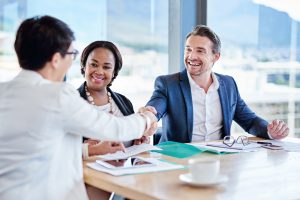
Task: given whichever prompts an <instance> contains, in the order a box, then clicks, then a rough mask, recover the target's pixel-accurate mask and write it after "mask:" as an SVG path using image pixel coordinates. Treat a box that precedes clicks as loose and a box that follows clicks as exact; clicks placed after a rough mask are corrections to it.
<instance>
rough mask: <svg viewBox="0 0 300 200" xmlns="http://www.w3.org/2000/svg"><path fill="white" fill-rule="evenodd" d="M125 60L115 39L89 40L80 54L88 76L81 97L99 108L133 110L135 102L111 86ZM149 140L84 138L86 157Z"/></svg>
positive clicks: (119, 113)
mask: <svg viewBox="0 0 300 200" xmlns="http://www.w3.org/2000/svg"><path fill="white" fill-rule="evenodd" d="M122 64H123V63H122V57H121V54H120V52H119V50H118V48H117V47H116V46H115V45H114V44H113V43H111V42H108V41H95V42H92V43H91V44H89V45H88V46H87V47H86V48H85V49H84V50H83V52H82V55H81V73H82V75H83V76H84V77H85V82H84V83H83V84H82V85H81V86H80V87H79V88H78V91H79V93H80V95H81V97H82V98H84V99H85V100H87V101H88V102H89V103H90V104H93V105H95V106H97V107H98V108H99V109H100V110H103V111H105V112H108V113H111V114H113V115H115V116H127V115H130V114H133V113H134V110H133V106H132V104H131V102H130V101H129V99H127V98H126V97H125V96H123V95H121V94H119V93H116V92H113V91H112V90H111V89H110V86H111V84H112V82H113V80H114V79H115V78H116V77H117V76H118V73H119V71H120V70H121V68H122ZM147 140H148V138H144V137H142V138H141V139H139V140H135V141H125V142H123V143H121V142H114V141H99V140H94V139H88V138H84V144H83V157H84V158H86V157H88V156H92V155H100V154H106V153H114V152H116V151H120V150H124V149H125V147H128V146H131V145H133V144H140V143H142V142H146V141H147Z"/></svg>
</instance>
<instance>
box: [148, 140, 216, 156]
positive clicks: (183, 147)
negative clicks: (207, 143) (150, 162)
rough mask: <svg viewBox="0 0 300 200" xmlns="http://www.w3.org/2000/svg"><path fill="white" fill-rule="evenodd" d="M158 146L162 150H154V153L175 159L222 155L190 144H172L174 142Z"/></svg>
mask: <svg viewBox="0 0 300 200" xmlns="http://www.w3.org/2000/svg"><path fill="white" fill-rule="evenodd" d="M156 146H157V147H159V148H161V149H162V150H153V152H157V153H161V154H164V155H167V156H171V157H175V158H188V157H191V156H193V155H196V154H199V153H202V152H209V153H214V154H221V153H220V152H217V151H213V150H210V149H205V148H201V149H200V148H197V147H194V146H192V145H189V144H185V143H179V142H172V141H169V142H162V143H160V144H158V145H156Z"/></svg>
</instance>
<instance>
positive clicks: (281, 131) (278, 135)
mask: <svg viewBox="0 0 300 200" xmlns="http://www.w3.org/2000/svg"><path fill="white" fill-rule="evenodd" d="M267 129H268V133H269V135H270V136H271V137H272V139H276V140H280V139H283V138H285V137H286V136H287V135H288V134H289V127H288V126H287V124H286V123H284V122H283V121H281V120H278V119H275V120H273V121H272V122H271V123H270V124H269V125H268V127H267Z"/></svg>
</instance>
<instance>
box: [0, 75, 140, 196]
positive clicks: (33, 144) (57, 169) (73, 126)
mask: <svg viewBox="0 0 300 200" xmlns="http://www.w3.org/2000/svg"><path fill="white" fill-rule="evenodd" d="M144 129H145V120H144V119H143V117H141V116H140V115H138V114H134V115H130V116H127V117H122V118H117V117H115V116H113V115H108V114H106V113H104V112H102V111H99V110H97V109H95V108H94V106H92V105H89V104H88V103H87V102H86V101H85V100H83V99H82V98H81V97H80V96H79V93H78V91H77V90H76V89H75V88H73V87H72V86H70V85H68V84H66V83H54V82H50V81H48V80H46V79H44V78H43V77H42V76H41V75H40V74H38V73H36V72H34V71H28V70H22V71H21V72H20V74H19V75H18V76H17V77H16V78H15V79H13V80H12V81H10V82H5V83H0V199H1V200H11V199H25V200H27V199H28V200H41V199H46V200H47V199H49V200H60V199H72V200H75V199H80V200H84V199H88V197H87V194H86V191H85V186H84V181H83V172H82V152H81V143H82V136H85V137H89V138H96V139H100V140H116V139H118V140H129V139H135V138H140V137H141V136H142V133H143V132H144Z"/></svg>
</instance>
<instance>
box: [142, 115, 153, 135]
mask: <svg viewBox="0 0 300 200" xmlns="http://www.w3.org/2000/svg"><path fill="white" fill-rule="evenodd" d="M139 114H140V115H141V116H142V117H143V118H144V120H145V122H146V128H145V131H144V132H146V131H148V130H149V129H150V127H151V119H150V117H149V116H147V115H146V114H145V113H139Z"/></svg>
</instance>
